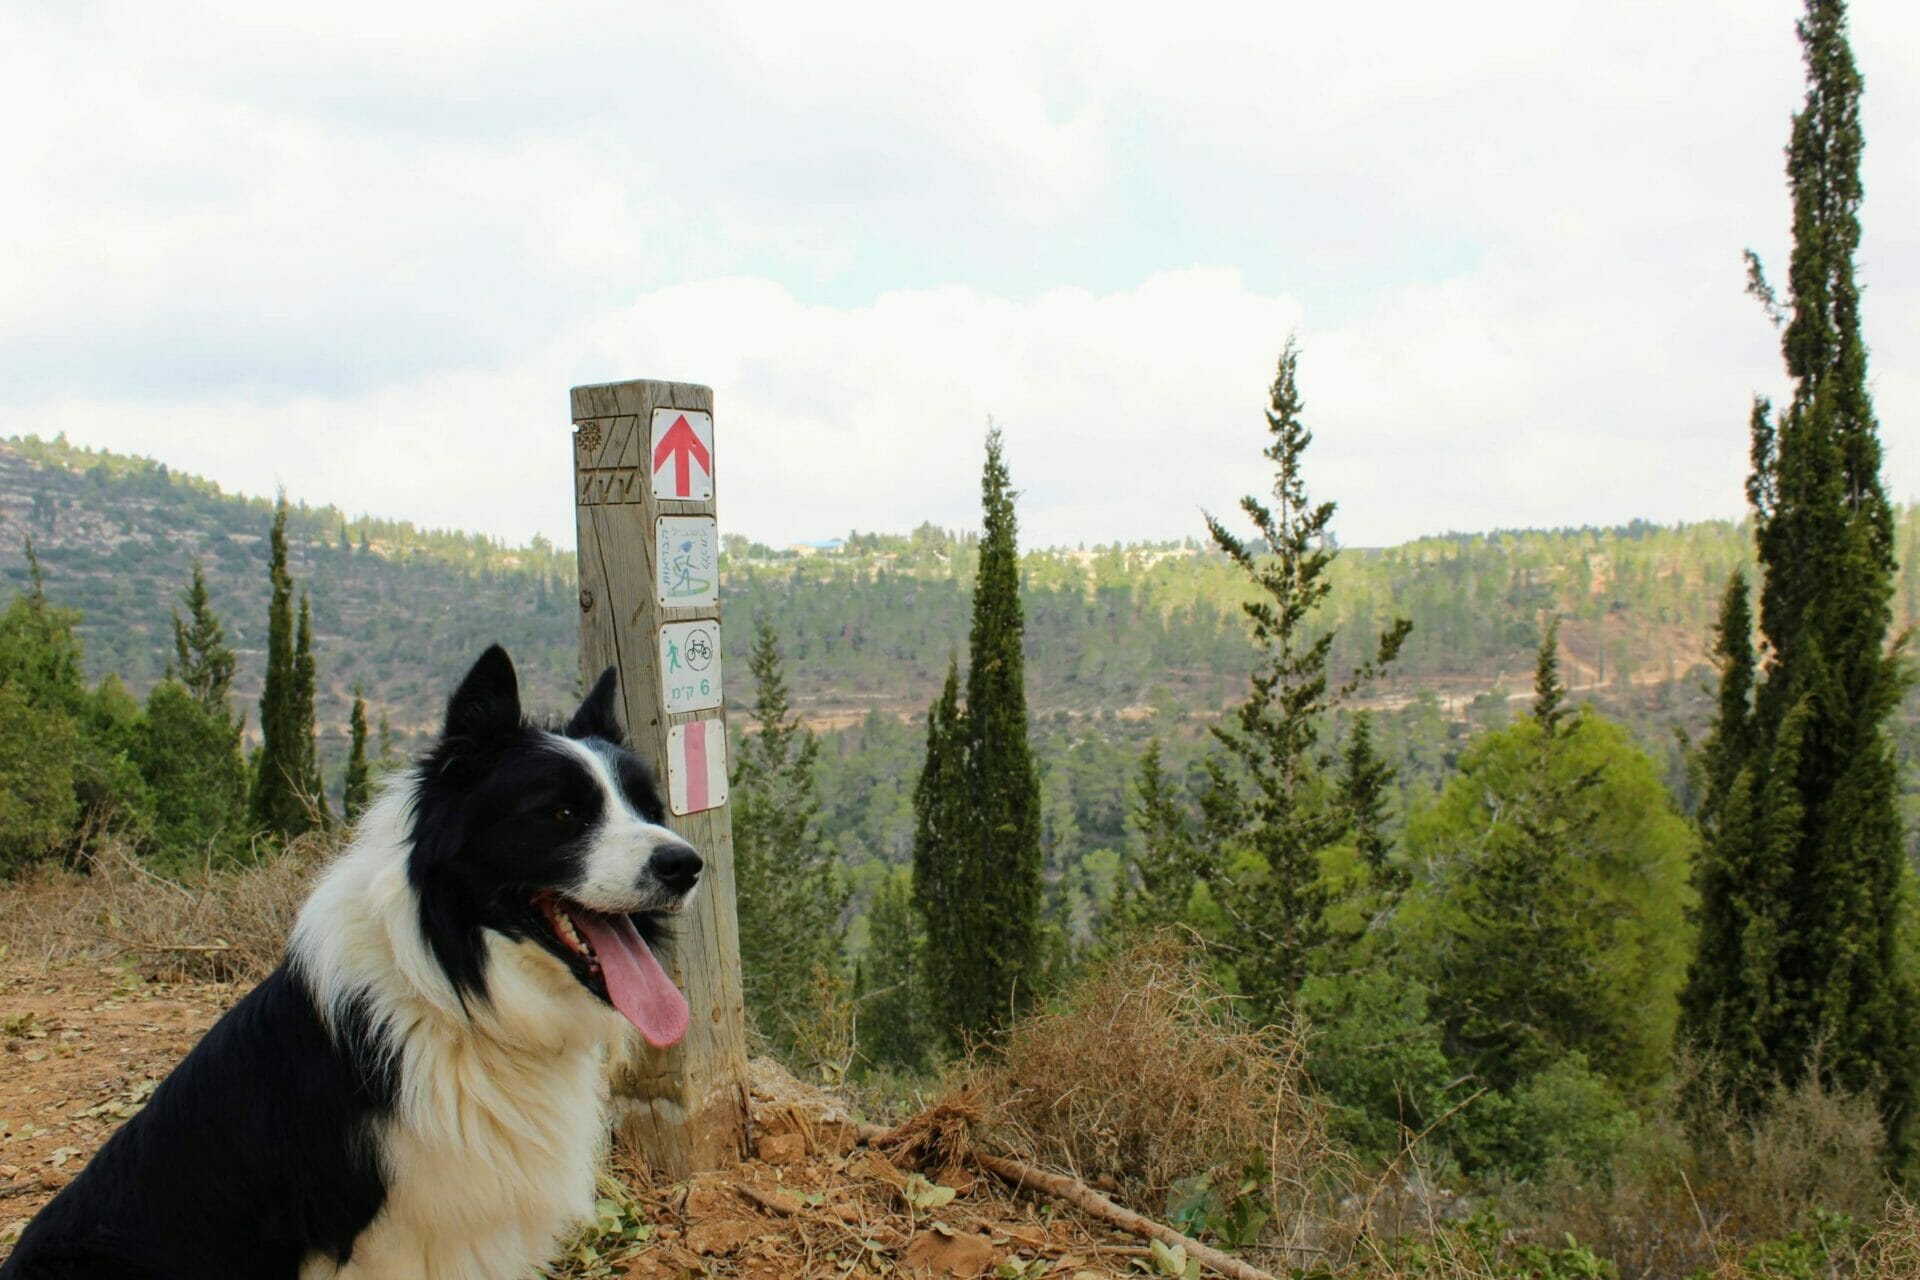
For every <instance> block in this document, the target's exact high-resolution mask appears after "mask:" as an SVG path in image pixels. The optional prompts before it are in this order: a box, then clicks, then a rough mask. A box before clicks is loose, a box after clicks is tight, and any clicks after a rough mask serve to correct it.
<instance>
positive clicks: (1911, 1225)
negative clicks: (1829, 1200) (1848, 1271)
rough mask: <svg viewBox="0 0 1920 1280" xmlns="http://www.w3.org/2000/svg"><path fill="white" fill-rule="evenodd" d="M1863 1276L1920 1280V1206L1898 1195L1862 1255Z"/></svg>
mask: <svg viewBox="0 0 1920 1280" xmlns="http://www.w3.org/2000/svg"><path fill="white" fill-rule="evenodd" d="M1860 1274H1861V1275H1863V1276H1877V1277H1884V1280H1920V1205H1916V1204H1914V1203H1913V1201H1911V1200H1909V1199H1907V1198H1906V1197H1905V1196H1900V1195H1896V1196H1894V1197H1893V1199H1891V1200H1889V1201H1888V1202H1887V1211H1886V1216H1885V1217H1884V1218H1883V1219H1882V1220H1881V1224H1880V1229H1879V1230H1878V1231H1876V1232H1874V1234H1873V1238H1872V1239H1870V1240H1868V1241H1867V1244H1866V1247H1865V1248H1863V1249H1862V1250H1861V1251H1860Z"/></svg>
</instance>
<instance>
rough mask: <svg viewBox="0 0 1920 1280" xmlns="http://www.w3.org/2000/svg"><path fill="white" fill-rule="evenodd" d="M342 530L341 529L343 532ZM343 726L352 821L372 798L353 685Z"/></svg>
mask: <svg viewBox="0 0 1920 1280" xmlns="http://www.w3.org/2000/svg"><path fill="white" fill-rule="evenodd" d="M345 528H346V526H344V525H342V526H341V529H342V532H343V533H344V531H345ZM347 724H348V732H349V740H348V744H347V777H346V783H345V785H344V786H343V787H342V788H341V794H340V808H341V810H342V812H343V813H345V815H346V819H347V821H348V822H352V821H353V820H354V819H356V818H358V817H359V816H360V815H361V814H362V813H365V812H366V809H367V802H368V801H369V800H370V799H372V796H373V781H372V775H371V773H370V771H369V770H368V768H367V700H366V697H365V695H364V694H363V693H362V692H361V689H360V686H359V685H357V684H356V685H354V686H353V712H352V714H351V716H350V717H349V718H348V721H347Z"/></svg>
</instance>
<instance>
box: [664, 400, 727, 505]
mask: <svg viewBox="0 0 1920 1280" xmlns="http://www.w3.org/2000/svg"><path fill="white" fill-rule="evenodd" d="M651 456H652V458H653V492H654V496H655V497H658V498H661V499H664V500H666V501H669V502H711V501H713V415H712V414H710V413H701V412H699V411H698V410H696V409H655V410H654V411H653V449H652V454H651Z"/></svg>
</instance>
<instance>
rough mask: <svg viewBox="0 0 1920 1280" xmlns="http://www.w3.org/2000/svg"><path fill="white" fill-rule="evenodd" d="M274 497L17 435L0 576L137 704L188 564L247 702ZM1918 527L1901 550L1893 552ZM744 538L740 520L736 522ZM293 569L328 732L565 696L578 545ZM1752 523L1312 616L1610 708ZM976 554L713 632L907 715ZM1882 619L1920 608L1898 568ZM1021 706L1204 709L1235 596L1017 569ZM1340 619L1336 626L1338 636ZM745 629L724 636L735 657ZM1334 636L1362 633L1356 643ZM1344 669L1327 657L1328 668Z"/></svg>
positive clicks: (1473, 570)
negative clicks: (457, 692)
mask: <svg viewBox="0 0 1920 1280" xmlns="http://www.w3.org/2000/svg"><path fill="white" fill-rule="evenodd" d="M271 516H272V504H271V501H270V500H269V499H268V498H266V497H241V496H238V495H232V494H225V493H222V492H221V491H220V489H219V488H218V486H216V485H213V484H211V483H209V482H207V481H204V480H200V479H198V478H195V477H191V476H186V475H181V474H178V473H175V472H172V471H170V470H169V469H168V468H167V467H166V465H165V464H164V463H162V462H156V461H150V460H147V459H141V458H128V457H122V456H117V455H113V454H107V453H102V452H95V451H92V450H88V449H84V448H79V447H75V446H72V445H69V444H67V443H65V442H64V441H53V442H47V441H40V440H35V439H31V438H29V439H26V440H19V439H15V440H9V441H4V442H0V572H4V573H5V575H6V577H7V579H8V580H9V581H10V582H12V583H14V584H16V585H17V584H18V583H20V582H21V581H23V580H24V574H25V561H24V557H23V556H22V553H21V548H22V544H23V542H24V540H25V539H26V538H28V537H31V538H32V539H33V541H34V544H35V547H36V549H37V550H38V553H39V556H40V559H41V563H42V565H43V566H44V568H45V572H46V577H47V585H48V590H49V593H50V594H51V595H52V596H53V597H54V598H55V599H56V600H58V601H59V602H60V603H61V604H63V605H67V606H69V607H73V608H78V609H80V610H81V611H82V612H83V613H84V614H85V621H84V623H83V625H82V634H83V635H84V637H85V639H86V644H87V663H88V668H89V672H90V674H91V675H93V676H95V677H97V676H99V675H102V674H105V673H107V672H116V673H118V674H119V675H120V676H121V678H122V679H124V680H125V681H126V682H127V683H128V685H129V686H130V687H131V688H133V690H134V691H135V692H142V691H144V689H145V687H146V686H147V685H149V684H150V683H151V682H152V681H153V680H155V679H157V678H158V677H159V676H160V674H161V668H162V664H163V661H164V655H165V653H166V652H167V648H168V646H167V645H166V644H164V643H162V641H164V640H165V639H166V638H167V636H168V626H169V617H170V611H171V610H172V608H173V607H174V606H175V604H176V603H177V597H178V594H179V591H180V590H181V588H182V586H183V585H184V583H185V582H186V580H187V577H188V574H189V572H190V570H191V565H192V562H193V560H194V559H195V557H199V558H200V559H201V560H202V561H203V562H204V564H205V566H206V571H207V576H208V583H209V587H210V589H211V591H212V594H213V601H214V606H215V608H216V609H217V610H218V611H219V612H220V613H221V614H222V616H223V617H225V618H226V619H227V621H228V624H229V627H230V629H231V631H232V633H233V636H234V639H235V644H236V647H237V648H238V649H239V651H240V672H239V676H238V680H237V684H236V689H237V692H238V695H239V697H240V699H241V701H242V703H243V704H245V703H247V702H249V701H250V700H251V699H252V698H254V697H256V696H257V694H258V690H259V680H260V667H259V659H260V653H261V648H260V646H261V638H260V636H259V634H258V633H259V632H260V630H261V628H262V627H263V626H264V619H265V612H266V597H267V581H266V572H265V565H266V532H267V527H268V525H269V523H270V521H271ZM1910 517H1911V511H1910V509H1908V510H1903V511H1902V512H1901V545H1902V546H1903V547H1911V545H1912V539H1913V537H1914V534H1915V529H1914V527H1913V523H1912V520H1911V518H1910ZM731 520H738V521H739V522H740V523H741V524H742V525H744V526H746V527H748V528H751V513H746V512H742V513H736V514H732V515H730V521H731ZM288 536H289V540H290V543H291V553H292V570H293V574H294V577H295V578H296V580H298V581H299V583H300V584H301V585H302V586H303V587H304V588H306V589H309V590H311V592H312V595H313V608H314V620H315V628H316V647H317V652H318V656H319V662H320V677H321V721H322V724H323V726H326V727H328V728H330V729H333V730H335V731H336V732H337V730H338V727H339V726H340V725H341V724H343V723H344V719H345V715H346V706H347V701H348V698H349V696H350V695H349V690H350V689H351V686H352V685H353V684H354V683H355V682H360V683H362V684H364V686H365V688H366V690H367V696H368V700H369V702H370V703H372V704H373V705H375V706H380V707H384V708H386V709H387V710H389V712H390V713H391V714H392V717H393V720H394V722H395V724H396V725H398V726H404V727H418V726H421V725H424V724H426V723H428V722H429V721H430V720H431V719H432V717H433V715H434V712H435V711H436V709H437V703H438V701H439V699H440V698H441V697H442V696H444V692H445V690H446V688H447V687H448V685H449V682H450V681H451V680H452V679H453V677H455V676H456V675H457V674H458V669H459V668H460V664H462V663H463V662H465V661H467V660H469V659H470V658H471V656H472V654H473V653H474V652H476V651H477V650H478V649H479V648H480V647H481V646H482V645H483V644H485V643H487V642H488V641H492V640H499V641H501V642H502V643H504V644H506V645H507V646H508V647H509V648H510V649H511V650H512V651H513V652H514V654H515V655H516V657H518V658H519V659H520V660H521V661H522V663H523V665H524V666H525V667H527V668H528V669H530V671H531V672H532V676H533V679H534V681H535V688H536V692H537V696H539V697H541V698H543V699H558V698H559V697H561V696H562V695H563V693H564V692H566V691H567V690H568V689H569V688H570V686H571V685H572V683H573V681H574V680H575V678H576V671H575V661H576V659H575V642H576V633H575V616H576V615H575V612H574V607H573V595H574V587H573V563H572V555H571V552H570V551H569V550H567V549H565V548H557V547H555V546H553V545H551V544H549V543H546V542H544V541H536V543H535V544H534V545H532V546H526V547H506V546H503V545H501V544H499V543H497V542H495V541H492V540H489V539H487V538H485V537H482V536H479V535H475V534H465V533H456V532H447V531H442V530H426V529H420V528H417V527H415V526H413V525H411V524H407V523H404V522H397V521H391V520H381V519H374V518H371V517H367V516H359V515H355V516H349V515H347V514H346V513H343V512H341V511H339V510H337V509H336V508H333V507H330V506H329V507H307V506H299V507H295V508H294V509H293V511H292V513H291V516H290V519H289V524H288ZM1750 541H1751V540H1750V538H1749V536H1748V534H1747V532H1746V530H1745V528H1744V526H1739V525H1735V524H1733V523H1731V522H1709V523H1703V524H1696V525H1690V526H1684V527H1679V528H1668V527H1661V526H1655V525H1649V524H1645V523H1635V524H1631V525H1626V526H1622V527H1618V528H1612V529H1572V530H1555V531H1503V532H1495V533H1491V534H1458V535H1446V536H1438V537H1431V538H1425V539H1422V540H1420V541H1417V542H1412V543H1407V544H1405V545H1402V546H1398V547H1391V548H1386V549H1381V550H1373V549H1351V550H1349V551H1348V552H1347V553H1346V554H1344V555H1342V556H1341V557H1340V559H1339V560H1338V562H1337V564H1336V568H1335V575H1334V583H1335V592H1334V597H1333V600H1332V604H1331V607H1330V609H1329V613H1330V614H1331V615H1332V619H1333V621H1334V622H1335V623H1336V624H1338V625H1339V626H1340V634H1341V635H1342V636H1343V637H1346V636H1349V635H1355V634H1365V633H1367V632H1368V631H1369V630H1371V629H1373V624H1377V623H1378V622H1379V621H1381V620H1383V619H1384V618H1385V617H1386V616H1387V615H1388V614H1389V613H1390V612H1391V613H1396V614H1401V615H1405V616H1407V617H1410V618H1411V619H1412V620H1413V623H1414V631H1413V636H1412V639H1411V640H1410V641H1409V644H1408V648H1407V651H1406V653H1405V654H1404V656H1403V657H1402V659H1401V661H1400V663H1399V664H1397V666H1396V667H1395V670H1394V675H1393V680H1392V683H1391V684H1390V685H1389V687H1388V688H1389V697H1390V698H1391V699H1392V700H1394V701H1405V700H1407V699H1409V698H1411V697H1412V696H1413V695H1414V694H1416V693H1418V692H1420V691H1422V690H1433V691H1436V692H1437V693H1439V694H1440V695H1441V696H1442V698H1443V699H1444V700H1445V701H1446V702H1447V703H1448V705H1449V706H1451V707H1453V708H1454V709H1455V710H1456V711H1458V710H1460V709H1461V708H1462V707H1463V706H1464V705H1465V704H1467V703H1470V702H1471V700H1472V699H1473V698H1474V697H1475V696H1476V695H1479V694H1483V693H1487V692H1508V693H1518V692H1519V691H1520V689H1521V688H1522V686H1523V685H1524V684H1525V677H1526V673H1527V671H1528V668H1529V664H1530V663H1531V661H1532V654H1533V651H1534V649H1535V648H1536V647H1537V646H1538V644H1539V642H1540V623H1541V619H1542V618H1543V617H1545V616H1547V615H1549V614H1554V613H1557V614H1560V615H1562V616H1564V617H1565V619H1566V622H1565V624H1564V626H1563V630H1562V635H1561V643H1562V646H1563V650H1564V651H1565V653H1566V661H1567V664H1568V668H1569V676H1570V679H1571V681H1572V683H1573V685H1574V687H1575V688H1576V689H1577V690H1589V691H1591V692H1593V693H1595V694H1597V695H1600V696H1602V697H1605V698H1608V699H1614V698H1618V697H1620V696H1621V694H1622V693H1623V691H1625V690H1627V689H1629V688H1644V687H1649V686H1656V685H1659V684H1661V683H1664V682H1667V681H1672V680H1676V679H1680V678H1682V677H1685V676H1686V675H1687V674H1688V672H1689V671H1691V670H1692V669H1693V668H1695V667H1696V666H1697V665H1698V664H1700V663H1701V661H1702V660H1703V656H1704V654H1703V648H1702V645H1703V641H1702V637H1704V636H1705V635H1706V634H1707V631H1708V629H1709V627H1710V625H1711V622H1712V610H1713V605H1714V601H1715V600H1716V599H1717V598H1718V592H1719V589H1720V587H1721V585H1722V584H1723V583H1724V581H1725V579H1726V575H1727V573H1728V572H1729V571H1730V570H1732V569H1733V568H1734V567H1736V566H1737V565H1740V564H1742V563H1745V562H1746V561H1747V559H1748V558H1749V556H1750V552H1749V550H1748V548H1749V545H1750ZM974 559H975V552H974V546H973V543H972V541H971V539H970V538H969V537H965V536H955V535H953V534H951V533H948V532H946V531H943V530H939V529H935V528H933V527H932V526H930V525H929V526H922V527H921V528H920V529H918V530H916V531H914V532H913V533H912V534H910V535H903V536H882V535H872V534H864V535H863V534H855V535H853V536H852V537H851V538H849V539H847V540H846V541H845V542H844V543H842V544H841V545H840V546H839V547H837V548H835V549H832V550H829V551H823V552H820V553H817V554H805V555H802V554H800V553H797V552H792V551H777V550H774V549H772V548H768V547H765V546H762V545H760V544H756V543H750V542H748V541H747V540H746V539H745V538H743V537H739V536H729V537H728V539H727V548H726V556H725V560H724V569H725V573H726V578H725V591H726V602H727V610H728V613H727V616H728V618H729V621H730V622H736V623H740V624H746V623H749V622H751V621H752V620H753V619H754V618H756V617H758V616H760V615H761V614H763V613H764V614H767V615H769V616H770V617H771V619H772V621H773V623H774V625H775V628H776V629H777V630H778V631H779V633H780V635H781V636H782V638H783V642H784V645H785V648H786V652H787V659H788V666H789V672H790V678H791V679H792V681H793V683H794V686H795V693H796V697H797V699H798V702H799V705H800V706H801V707H802V708H803V710H804V711H805V712H806V713H807V714H808V715H809V717H810V718H811V719H813V720H815V721H816V722H820V723H822V724H823V726H832V725H835V724H846V723H849V722H851V721H852V720H855V719H858V718H859V717H860V716H862V715H864V713H865V712H866V711H867V710H869V709H871V708H879V709H881V710H883V711H888V712H898V713H903V714H905V713H911V712H916V711H920V710H923V709H924V706H925V704H926V702H927V700H928V699H929V697H930V696H931V693H932V691H933V689H934V687H935V685H936V684H937V682H938V680H939V678H940V676H941V675H942V674H943V673H944V669H945V665H946V660H947V657H948V655H949V653H950V651H951V650H952V648H953V644H954V640H953V638H954V637H955V636H958V635H962V634H964V632H965V620H966V617H967V610H968V607H969V598H970V597H969V592H970V584H971V582H972V577H973V570H974ZM1906 559H1907V563H1908V571H1907V573H1906V575H1905V576H1904V577H1903V580H1902V584H1901V591H1900V595H1899V599H1898V602H1897V616H1898V617H1900V618H1901V619H1903V620H1905V621H1906V622H1908V623H1911V621H1912V620H1913V619H1914V618H1915V616H1916V599H1917V598H1920V597H1917V596H1916V591H1915V583H1914V581H1913V570H1914V567H1915V565H1916V564H1920V558H1916V557H1914V556H1912V555H1909V556H1908V557H1907V558H1906ZM1023 571H1024V591H1025V597H1026V600H1025V603H1026V607H1027V616H1028V619H1029V622H1028V628H1027V645H1028V648H1029V651H1030V652H1029V655H1028V659H1029V662H1030V664H1031V667H1032V690H1031V697H1032V701H1033V704H1034V707H1035V709H1036V711H1037V712H1039V713H1040V714H1041V715H1042V716H1045V715H1046V714H1047V713H1049V712H1053V711H1057V710H1064V711H1068V712H1071V713H1073V714H1075V715H1076V716H1081V715H1088V714H1100V713H1103V712H1104V713H1108V714H1112V715H1116V716H1120V717H1123V718H1132V719H1139V718H1144V717H1147V716H1150V715H1153V714H1155V713H1159V714H1161V715H1163V716H1164V715H1177V714H1179V713H1184V712H1190V711H1212V710H1217V709H1218V708H1219V707H1220V705H1221V704H1222V703H1223V702H1225V701H1227V700H1229V699H1230V698H1233V697H1235V696H1237V695H1238V693H1239V690H1240V686H1241V684H1242V683H1243V681H1244V678H1245V677H1244V672H1245V670H1246V665H1247V654H1248V649H1247V645H1246V641H1245V638H1244V636H1243V633H1242V629H1241V624H1240V619H1239V616H1238V608H1237V605H1238V602H1239V598H1240V597H1239V595H1238V592H1239V589H1240V588H1239V587H1238V586H1237V585H1236V583H1235V580H1234V578H1233V577H1232V576H1231V574H1230V573H1229V571H1228V566H1227V565H1226V564H1225V562H1224V561H1223V560H1222V559H1221V558H1220V557H1219V556H1217V555H1214V554H1210V553H1204V552H1202V551H1200V550H1199V548H1198V545H1197V544H1195V543H1189V544H1187V545H1185V546H1133V547H1120V546H1105V547H1095V548H1091V549H1089V548H1077V549H1053V550H1042V551H1035V552H1030V553H1028V554H1027V555H1026V556H1025V557H1024V560H1023ZM1348 624H1354V625H1348ZM747 630H748V628H747V627H746V626H745V625H735V626H730V627H729V628H728V637H729V640H728V642H729V647H730V652H729V655H728V656H729V658H733V657H739V658H740V659H742V662H741V667H740V668H739V669H744V657H745V652H746V649H745V637H746V634H747ZM1345 643H1352V642H1350V641H1347V642H1345ZM1358 657H1359V654H1358V653H1357V652H1356V653H1347V652H1344V651H1337V652H1336V654H1335V660H1336V665H1342V664H1345V665H1351V663H1352V662H1354V661H1356V660H1357V659H1358Z"/></svg>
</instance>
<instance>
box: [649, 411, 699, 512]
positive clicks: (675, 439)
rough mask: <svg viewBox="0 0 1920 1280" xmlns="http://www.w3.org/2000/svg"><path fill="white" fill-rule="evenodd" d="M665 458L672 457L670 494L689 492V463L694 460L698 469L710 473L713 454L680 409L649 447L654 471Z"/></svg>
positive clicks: (682, 495)
mask: <svg viewBox="0 0 1920 1280" xmlns="http://www.w3.org/2000/svg"><path fill="white" fill-rule="evenodd" d="M669 458H671V459H673V493H672V495H671V496H673V497H676V498H684V497H687V496H688V495H689V494H691V493H692V492H693V466H692V463H694V462H698V463H699V464H700V469H701V470H702V471H704V472H706V473H707V474H708V475H712V474H713V455H712V454H710V453H708V452H707V446H706V445H704V444H702V443H701V442H700V435H699V433H698V432H696V431H695V430H694V429H693V424H692V423H691V422H688V421H687V415H686V414H684V413H683V414H681V415H680V416H679V417H678V418H676V419H674V422H673V425H672V426H671V427H669V428H667V434H666V435H664V436H662V437H660V443H659V444H656V445H655V446H654V447H653V469H654V471H655V472H656V473H657V472H658V471H659V470H660V468H662V467H664V466H666V465H667V459H669Z"/></svg>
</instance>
